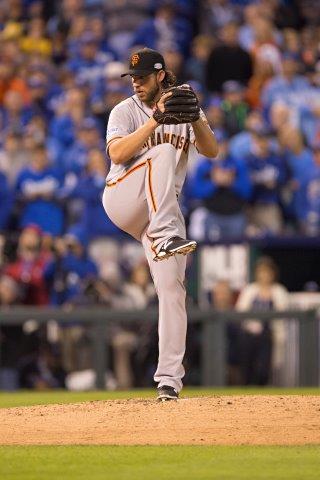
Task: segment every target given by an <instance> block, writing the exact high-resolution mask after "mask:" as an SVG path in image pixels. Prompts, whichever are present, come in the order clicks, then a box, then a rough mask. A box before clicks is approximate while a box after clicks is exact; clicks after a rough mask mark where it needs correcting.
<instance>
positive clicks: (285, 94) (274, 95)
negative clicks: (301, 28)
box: [261, 52, 311, 115]
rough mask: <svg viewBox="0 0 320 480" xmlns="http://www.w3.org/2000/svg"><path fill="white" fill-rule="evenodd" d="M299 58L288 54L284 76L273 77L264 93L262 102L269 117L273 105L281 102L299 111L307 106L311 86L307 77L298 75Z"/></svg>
mask: <svg viewBox="0 0 320 480" xmlns="http://www.w3.org/2000/svg"><path fill="white" fill-rule="evenodd" d="M298 69H299V57H298V56H297V55H296V54H293V53H292V52H287V53H285V54H284V55H283V58H282V74H281V75H277V76H275V77H273V78H272V79H271V80H270V81H269V82H268V83H267V85H266V86H265V87H264V89H263V91H262V96H261V101H262V106H263V108H264V109H265V113H266V114H267V115H268V114H269V110H270V108H271V106H272V104H273V103H274V102H276V101H281V102H282V103H285V104H286V105H289V106H292V107H293V108H295V109H299V108H300V107H301V106H303V105H304V104H305V98H306V92H308V91H310V89H311V85H310V83H309V81H308V80H307V78H306V77H304V76H302V75H299V74H298Z"/></svg>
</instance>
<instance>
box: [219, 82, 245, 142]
mask: <svg viewBox="0 0 320 480" xmlns="http://www.w3.org/2000/svg"><path fill="white" fill-rule="evenodd" d="M222 93H223V101H222V104H221V109H222V111H223V114H224V128H225V129H226V131H227V134H228V135H229V136H230V137H232V136H233V135H236V134H237V133H239V132H241V131H242V130H243V129H244V127H245V123H246V119H247V116H248V113H249V105H248V104H247V102H246V101H245V100H244V87H243V85H242V84H241V83H240V82H237V81H236V80H228V81H227V82H225V83H224V84H223V85H222Z"/></svg>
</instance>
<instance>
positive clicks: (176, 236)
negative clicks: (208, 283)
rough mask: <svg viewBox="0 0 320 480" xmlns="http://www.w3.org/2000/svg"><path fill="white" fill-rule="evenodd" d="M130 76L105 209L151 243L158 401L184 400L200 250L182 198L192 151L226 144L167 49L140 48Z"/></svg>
mask: <svg viewBox="0 0 320 480" xmlns="http://www.w3.org/2000/svg"><path fill="white" fill-rule="evenodd" d="M125 75H130V76H131V80H132V86H133V90H134V95H133V96H131V97H129V98H127V99H126V100H124V101H123V102H121V103H119V104H118V105H116V107H114V109H113V110H112V111H111V113H110V117H109V122H108V128H107V138H106V141H107V152H108V154H109V156H110V158H111V169H110V172H109V174H108V176H107V181H106V188H105V191H104V194H103V206H104V209H105V211H106V212H107V214H108V216H109V218H110V219H111V220H112V221H113V222H114V223H115V224H116V225H117V226H118V227H119V228H121V229H122V230H124V231H125V232H127V233H129V234H130V235H132V236H133V237H134V238H136V239H137V240H139V241H140V242H141V243H142V245H143V248H144V251H145V255H146V257H147V260H148V264H149V267H150V271H151V275H152V278H153V281H154V284H155V288H156V291H157V294H158V298H159V325H158V332H159V359H158V366H157V370H156V373H155V375H154V380H155V382H157V383H158V400H160V401H166V400H177V399H178V396H179V392H180V390H181V388H182V378H183V376H184V368H183V365H182V361H183V356H184V352H185V342H186V331H187V314H186V307H185V295H186V293H185V287H184V278H185V268H186V257H185V255H186V254H187V253H190V252H192V251H193V250H194V249H195V248H196V242H195V241H192V240H187V239H186V230H185V222H184V218H183V216H182V213H181V210H180V207H179V203H178V197H179V194H180V192H181V189H182V186H183V183H184V180H185V176H186V171H187V162H188V159H189V158H190V156H191V155H196V154H197V151H198V152H199V153H201V154H202V155H205V156H208V157H215V156H216V155H217V153H218V146H217V142H216V139H215V137H214V134H213V132H212V131H211V129H210V128H209V126H208V123H207V121H206V118H205V116H204V114H203V112H202V111H201V110H200V108H199V104H198V99H197V97H196V95H195V93H194V92H193V90H192V89H191V88H190V87H189V86H188V85H181V86H176V85H175V78H174V75H173V74H172V73H171V72H170V71H168V70H166V67H165V62H164V58H163V56H162V55H161V54H160V53H159V52H157V51H155V50H151V49H148V48H144V49H142V50H139V51H137V52H135V53H134V54H133V55H132V56H131V58H130V65H129V70H128V72H126V73H124V74H123V75H122V76H125Z"/></svg>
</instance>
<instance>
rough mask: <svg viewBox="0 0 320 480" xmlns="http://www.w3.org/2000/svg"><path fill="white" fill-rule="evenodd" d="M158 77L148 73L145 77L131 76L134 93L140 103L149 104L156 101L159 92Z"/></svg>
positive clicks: (155, 74)
mask: <svg viewBox="0 0 320 480" xmlns="http://www.w3.org/2000/svg"><path fill="white" fill-rule="evenodd" d="M158 75H159V74H158V73H150V74H149V75H145V76H139V75H131V81H132V86H133V90H134V93H135V94H136V95H138V97H139V99H140V100H141V101H142V102H145V103H147V104H150V103H153V102H154V101H156V100H157V99H158V98H157V97H158V96H159V95H160V90H161V83H160V81H159V78H158Z"/></svg>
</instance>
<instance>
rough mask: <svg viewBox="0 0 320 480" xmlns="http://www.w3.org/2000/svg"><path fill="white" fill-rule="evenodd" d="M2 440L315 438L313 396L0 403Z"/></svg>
mask: <svg viewBox="0 0 320 480" xmlns="http://www.w3.org/2000/svg"><path fill="white" fill-rule="evenodd" d="M0 425H1V428H0V444H2V445H31V444H33V445H39V444H46V445H49V444H50V445H52V444H55V445H71V444H77V445H79V444H82V445H84V444H87V445H88V444H92V445H94V444H95V445H98V444H99V445H103V444H104V445H164V444H171V445H191V444H193V445H196V444H198V445H199V444H200V445H305V444H317V443H320V396H298V395H290V396H275V395H274V396H273V395H272V396H251V395H250V396H249V395H248V396H213V397H201V398H190V399H187V398H182V399H180V400H179V401H178V402H167V403H157V402H155V401H154V400H113V401H106V402H105V401H94V402H86V403H77V404H72V405H70V404H69V405H68V404H65V405H46V406H34V407H21V408H6V409H1V410H0Z"/></svg>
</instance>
